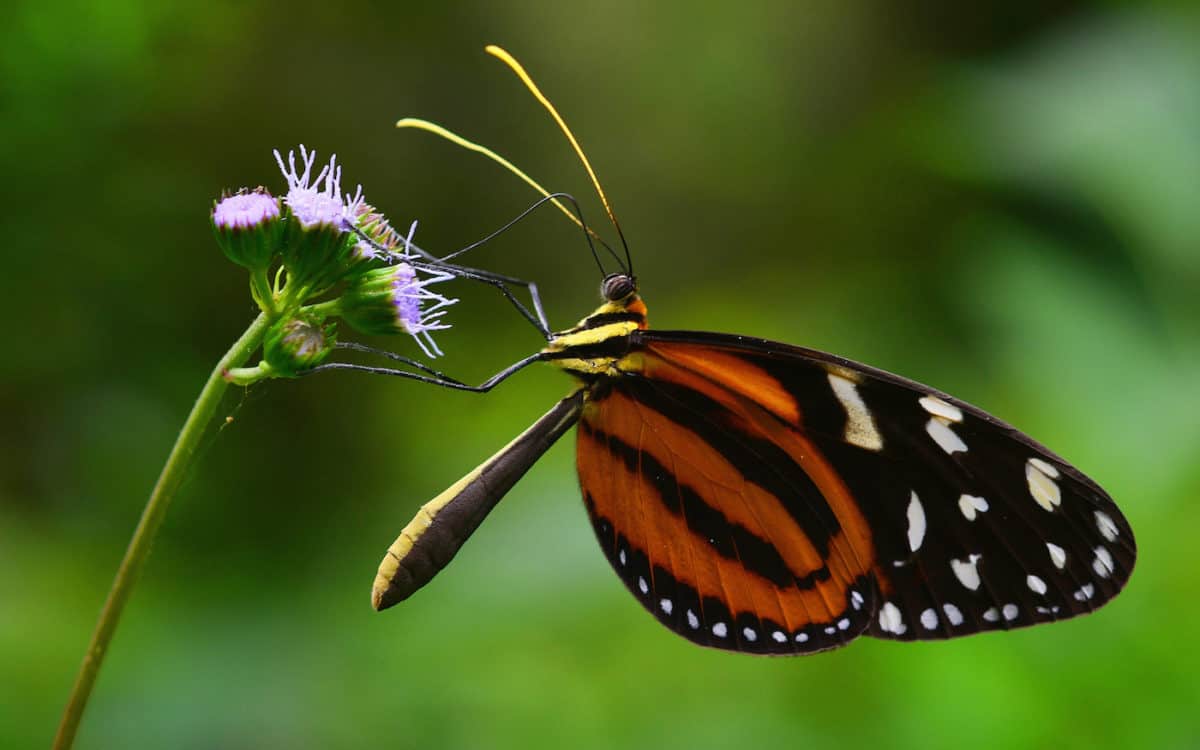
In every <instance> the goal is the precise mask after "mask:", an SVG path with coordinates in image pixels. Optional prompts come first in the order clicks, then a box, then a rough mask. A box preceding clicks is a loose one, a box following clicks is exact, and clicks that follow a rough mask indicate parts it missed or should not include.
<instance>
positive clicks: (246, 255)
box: [211, 188, 283, 271]
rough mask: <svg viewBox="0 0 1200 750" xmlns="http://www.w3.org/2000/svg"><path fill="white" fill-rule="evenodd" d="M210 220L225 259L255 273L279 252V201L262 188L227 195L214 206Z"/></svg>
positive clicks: (280, 223)
mask: <svg viewBox="0 0 1200 750" xmlns="http://www.w3.org/2000/svg"><path fill="white" fill-rule="evenodd" d="M211 219H212V227H213V233H214V234H215V235H216V237H217V244H218V245H220V246H221V250H222V251H224V253H225V256H226V257H227V258H229V259H230V260H232V261H233V262H234V263H237V264H238V265H239V266H244V267H245V268H249V269H251V270H255V271H261V270H265V269H266V268H267V266H269V265H271V259H272V258H274V257H275V254H276V253H277V252H278V251H279V242H280V238H281V237H282V236H283V222H282V221H280V219H279V201H278V200H276V199H275V198H274V197H272V196H271V194H270V193H268V192H267V191H266V190H265V189H263V188H258V189H257V190H253V191H247V190H245V189H243V190H240V191H238V192H237V193H236V194H234V195H226V196H225V197H223V198H221V200H219V201H217V203H216V205H214V206H213V210H212V216H211Z"/></svg>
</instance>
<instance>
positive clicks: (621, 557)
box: [617, 550, 625, 565]
mask: <svg viewBox="0 0 1200 750" xmlns="http://www.w3.org/2000/svg"><path fill="white" fill-rule="evenodd" d="M617 559H618V560H620V561H621V564H622V565H624V564H625V550H621V551H620V552H618V553H617Z"/></svg>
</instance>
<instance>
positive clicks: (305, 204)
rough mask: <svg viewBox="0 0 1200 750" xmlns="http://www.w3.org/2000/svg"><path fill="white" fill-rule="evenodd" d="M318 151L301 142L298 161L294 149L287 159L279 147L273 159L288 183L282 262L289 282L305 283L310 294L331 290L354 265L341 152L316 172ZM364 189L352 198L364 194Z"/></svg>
mask: <svg viewBox="0 0 1200 750" xmlns="http://www.w3.org/2000/svg"><path fill="white" fill-rule="evenodd" d="M316 161H317V153H316V152H315V151H309V150H308V149H307V148H305V147H304V146H303V145H302V146H300V162H299V165H297V162H296V152H295V151H289V152H288V157H287V163H286V164H285V163H284V160H283V156H281V155H280V153H279V151H275V162H276V163H277V164H278V165H279V171H280V172H282V173H283V176H284V179H286V180H287V183H288V192H287V195H286V196H284V199H283V200H284V203H286V204H287V207H288V214H289V228H288V236H287V241H286V243H285V247H284V249H283V263H284V266H285V267H286V268H287V271H288V282H289V283H296V284H298V285H303V286H305V287H306V288H308V289H310V291H311V292H312V293H317V292H320V291H322V290H324V289H328V288H329V287H330V286H332V285H334V284H336V283H337V282H338V281H340V280H341V279H343V278H345V276H346V275H347V274H348V273H349V272H350V270H351V264H350V263H349V260H350V258H351V253H352V250H353V247H354V244H355V235H354V234H353V233H351V232H350V229H351V227H352V224H350V223H349V222H348V221H347V220H346V212H347V210H348V205H349V204H348V203H347V201H346V200H345V198H344V197H343V196H342V192H341V182H342V168H341V167H339V166H338V163H337V156H336V155H335V156H332V157H330V159H329V163H328V164H326V165H325V166H324V167H322V168H321V171H320V172H317V174H316V176H315V177H314V176H313V166H314V165H315V164H316ZM361 195H362V189H361V188H359V193H358V196H357V197H356V198H355V199H353V200H358V199H361Z"/></svg>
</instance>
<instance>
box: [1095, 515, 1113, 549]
mask: <svg viewBox="0 0 1200 750" xmlns="http://www.w3.org/2000/svg"><path fill="white" fill-rule="evenodd" d="M1096 528H1097V529H1099V530H1100V535H1101V536H1103V537H1104V538H1105V539H1107V540H1108V541H1110V542H1111V541H1114V540H1115V539H1116V538H1117V523H1116V521H1114V520H1112V516H1110V515H1108V514H1107V513H1105V512H1104V511H1102V510H1098V511H1096Z"/></svg>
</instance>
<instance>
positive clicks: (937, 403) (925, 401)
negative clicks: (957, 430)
mask: <svg viewBox="0 0 1200 750" xmlns="http://www.w3.org/2000/svg"><path fill="white" fill-rule="evenodd" d="M918 403H920V404H921V408H922V409H924V410H925V411H927V412H929V413H930V414H932V415H933V416H935V417H941V418H943V419H948V420H950V421H951V422H961V421H962V419H963V415H962V409H959V408H958V407H957V406H955V405H954V404H948V403H946V402H945V401H943V400H942V399H940V398H938V397H937V396H924V397H922V398H921V399H920V400H919V401H918Z"/></svg>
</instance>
